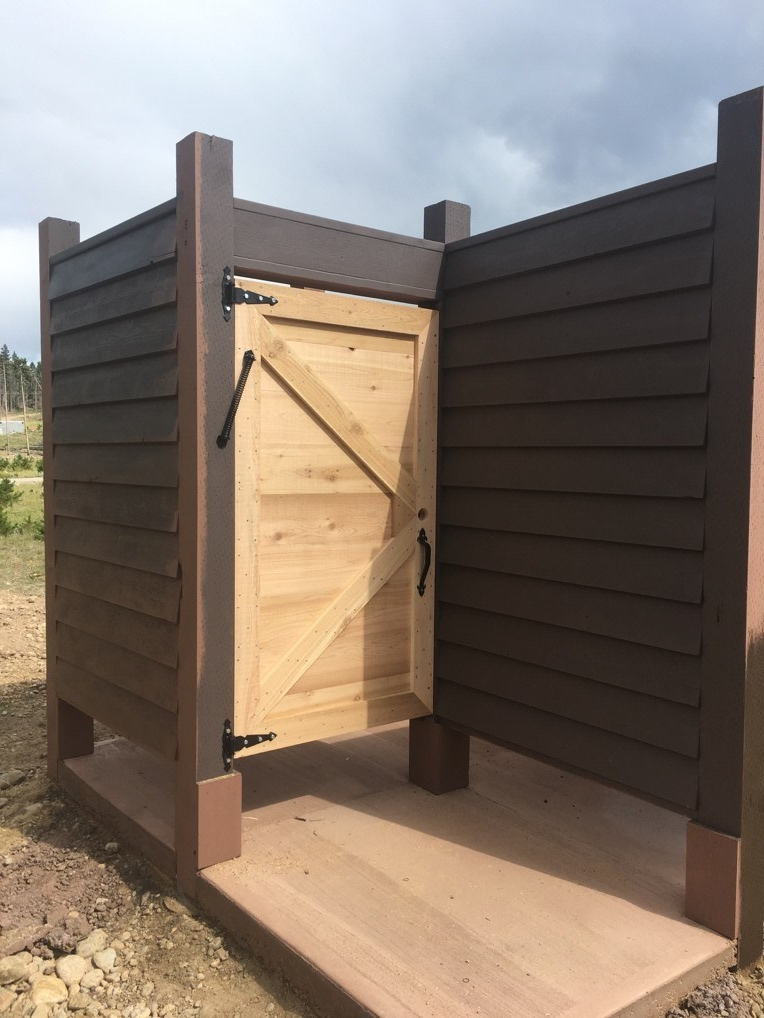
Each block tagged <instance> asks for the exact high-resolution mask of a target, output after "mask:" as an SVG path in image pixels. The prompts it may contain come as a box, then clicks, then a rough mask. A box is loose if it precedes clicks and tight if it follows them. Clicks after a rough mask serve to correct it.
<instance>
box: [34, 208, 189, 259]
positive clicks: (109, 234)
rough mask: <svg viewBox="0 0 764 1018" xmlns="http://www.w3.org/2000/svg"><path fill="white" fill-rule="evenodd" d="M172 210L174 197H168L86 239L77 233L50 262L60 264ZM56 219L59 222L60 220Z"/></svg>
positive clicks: (151, 221)
mask: <svg viewBox="0 0 764 1018" xmlns="http://www.w3.org/2000/svg"><path fill="white" fill-rule="evenodd" d="M174 211H175V198H170V199H169V200H168V201H165V202H162V204H161V205H155V206H154V208H152V209H147V210H146V211H145V212H141V213H139V215H137V216H133V217H132V218H131V219H126V220H125V221H124V222H122V223H118V224H117V225H116V226H110V227H109V229H108V230H104V231H103V232H102V233H97V234H96V235H95V236H93V237H88V239H87V240H83V241H80V240H79V233H78V234H77V240H76V241H75V242H74V244H73V245H70V244H68V245H67V247H66V249H65V250H61V251H60V252H56V254H55V255H54V256H52V257H51V260H50V264H51V265H60V264H61V262H65V261H68V260H69V259H70V258H76V257H77V256H78V255H81V254H83V253H84V252H85V251H90V250H91V249H92V248H94V247H100V245H101V244H106V243H108V242H109V241H110V240H115V239H116V238H117V237H122V236H124V235H125V234H130V233H133V232H134V231H135V230H137V229H138V228H139V227H141V226H147V225H148V224H149V223H153V222H154V221H155V220H157V219H164V217H165V216H170V215H172V213H173V212H174ZM58 221H59V222H61V220H58ZM78 225H79V224H78Z"/></svg>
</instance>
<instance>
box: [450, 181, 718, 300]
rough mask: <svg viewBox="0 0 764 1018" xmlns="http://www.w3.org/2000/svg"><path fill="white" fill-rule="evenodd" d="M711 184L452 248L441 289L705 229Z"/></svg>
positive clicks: (710, 205) (702, 183)
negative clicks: (453, 249)
mask: <svg viewBox="0 0 764 1018" xmlns="http://www.w3.org/2000/svg"><path fill="white" fill-rule="evenodd" d="M715 185H716V181H715V180H714V178H713V177H707V178H705V179H703V180H697V181H692V182H690V183H688V184H685V185H684V186H683V187H678V188H676V187H675V188H671V189H668V190H665V191H658V192H655V193H653V194H647V195H642V196H639V197H632V198H631V199H627V200H625V201H622V202H619V203H618V204H615V205H611V206H608V207H606V208H600V209H595V210H594V211H592V212H590V213H589V214H588V215H585V216H581V215H573V216H571V217H570V218H567V219H562V220H559V221H557V222H553V223H545V224H542V225H538V226H535V227H534V226H531V227H529V229H527V230H524V231H522V232H518V233H511V234H508V235H507V234H505V235H503V236H498V237H493V238H489V239H486V240H484V241H483V243H477V244H474V245H472V246H469V247H464V248H460V249H457V250H455V251H453V252H450V253H449V257H448V258H447V259H446V271H445V277H444V284H443V285H444V289H447V290H450V289H453V288H455V287H460V286H469V285H471V284H473V283H480V282H483V281H485V280H487V279H495V278H498V277H501V276H509V275H513V274H516V273H518V272H528V271H530V270H532V269H538V268H543V267H545V266H547V265H556V264H561V263H563V262H568V261H576V260H579V259H582V258H590V257H592V256H594V255H601V254H605V253H607V252H613V251H618V250H620V249H624V248H631V247H636V246H638V245H642V244H648V243H651V242H654V241H659V240H665V239H666V238H668V237H678V236H681V235H683V234H689V233H696V232H698V231H701V230H708V229H710V227H711V225H712V222H713V214H714V193H715Z"/></svg>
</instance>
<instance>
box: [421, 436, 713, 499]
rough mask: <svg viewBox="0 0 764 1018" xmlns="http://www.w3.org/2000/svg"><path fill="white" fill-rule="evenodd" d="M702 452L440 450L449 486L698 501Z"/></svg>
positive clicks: (701, 487)
mask: <svg viewBox="0 0 764 1018" xmlns="http://www.w3.org/2000/svg"><path fill="white" fill-rule="evenodd" d="M705 480H706V457H705V451H704V450H703V449H687V450H683V449H681V450H680V449H548V448H547V449H490V448H477V449H475V448H470V449H463V448H458V449H444V450H443V452H442V455H441V483H442V484H444V485H448V486H453V487H473V488H479V489H491V490H493V489H504V490H515V491H517V490H521V491H522V490H524V491H559V492H580V493H582V494H585V493H589V494H602V495H650V496H658V497H663V498H697V499H701V498H703V495H704V492H705Z"/></svg>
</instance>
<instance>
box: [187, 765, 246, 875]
mask: <svg viewBox="0 0 764 1018" xmlns="http://www.w3.org/2000/svg"><path fill="white" fill-rule="evenodd" d="M241 787H242V786H241V774H239V772H238V771H233V772H232V773H231V774H226V775H223V776H222V777H219V778H210V779H209V780H208V781H200V782H198V783H197V786H196V788H197V794H198V797H199V798H198V803H199V805H198V809H199V854H198V858H197V868H198V869H200V870H203V869H206V868H207V866H215V865H216V864H217V863H219V862H227V861H228V860H229V859H236V858H238V856H240V855H241ZM233 816H236V817H237V818H238V823H232V822H231V818H232V817H233Z"/></svg>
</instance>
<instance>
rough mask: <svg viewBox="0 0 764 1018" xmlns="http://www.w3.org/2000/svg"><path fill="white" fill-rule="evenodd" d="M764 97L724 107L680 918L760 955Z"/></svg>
mask: <svg viewBox="0 0 764 1018" xmlns="http://www.w3.org/2000/svg"><path fill="white" fill-rule="evenodd" d="M763 113H764V90H762V89H760V88H759V89H755V90H754V91H751V92H745V93H743V94H742V95H738V96H734V97H733V98H731V99H726V100H725V101H724V102H722V103H721V104H720V106H719V137H718V155H717V176H716V181H717V183H716V214H715V233H714V270H713V283H712V286H713V291H712V312H711V354H710V376H709V377H710V382H709V398H708V468H707V482H706V537H705V570H704V598H703V658H702V665H701V700H700V706H701V715H700V761H699V793H698V814H697V822H695V823H692V824H690V826H689V828H688V839H687V884H686V911H687V915H688V916H689V917H690V918H691V919H697V920H698V921H699V922H702V923H704V924H705V925H707V926H710V927H712V928H713V929H716V930H718V931H719V932H720V933H723V934H724V935H726V936H733V935H735V934H737V936H738V938H739V939H738V963H739V964H740V965H741V966H743V967H746V966H749V965H751V964H753V963H755V962H756V961H757V960H758V959H759V957H760V956H761V953H762V924H763V923H764V866H762V859H763V858H764V320H763V319H762V307H764V285H763V284H764V277H763V275H762V268H763V267H764V262H763V261H762V246H763V244H764V207H763V202H762V198H763V197H764V187H763V181H762V142H763V141H764V132H763V130H762V127H763V125H764V118H763Z"/></svg>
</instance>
